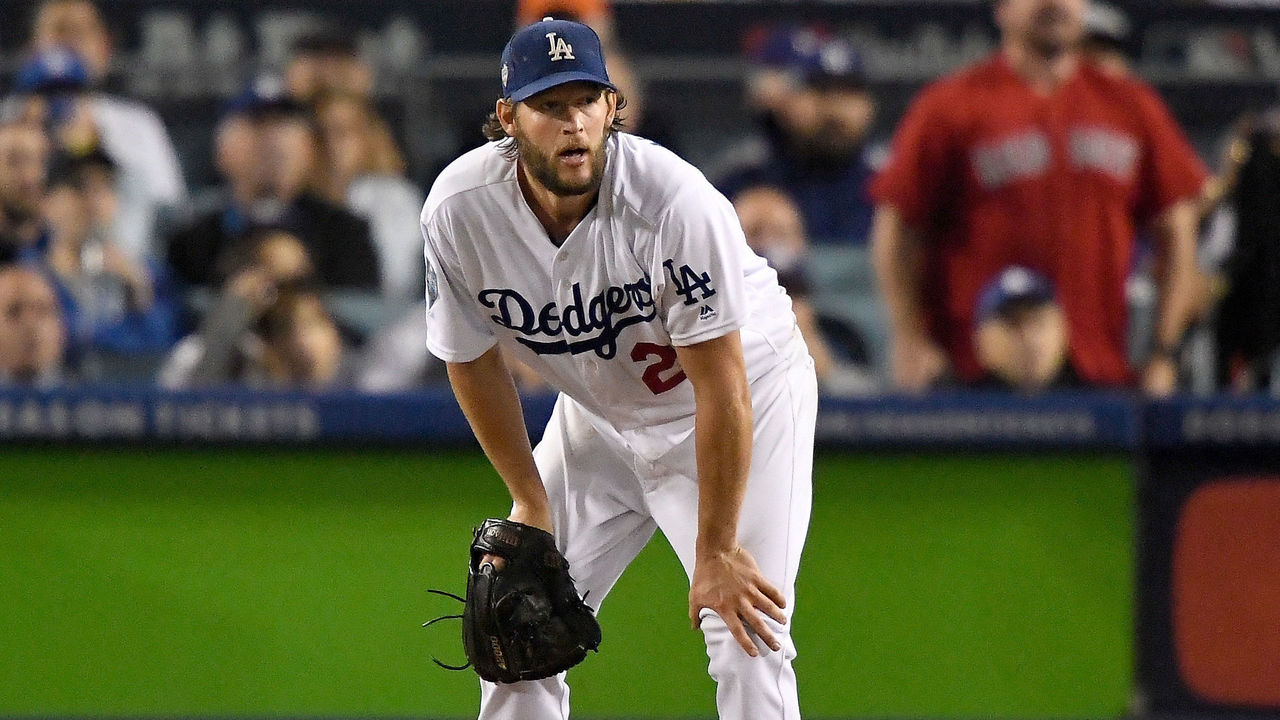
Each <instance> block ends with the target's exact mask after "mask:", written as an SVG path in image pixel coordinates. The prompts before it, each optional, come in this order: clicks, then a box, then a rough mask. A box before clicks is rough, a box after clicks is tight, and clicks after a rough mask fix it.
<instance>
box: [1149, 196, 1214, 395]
mask: <svg viewBox="0 0 1280 720" xmlns="http://www.w3.org/2000/svg"><path fill="white" fill-rule="evenodd" d="M1199 222H1200V205H1199V202H1198V198H1188V199H1186V200H1180V201H1178V202H1176V203H1174V204H1173V205H1172V206H1171V207H1169V208H1168V209H1167V210H1165V211H1164V212H1163V213H1162V214H1161V215H1160V217H1159V218H1158V219H1157V222H1156V230H1157V233H1158V235H1159V238H1160V242H1159V243H1158V245H1157V255H1156V281H1157V284H1158V287H1159V295H1158V297H1157V302H1158V305H1157V314H1156V328H1155V348H1154V350H1153V352H1152V355H1151V358H1150V360H1149V361H1148V363H1147V368H1146V371H1145V373H1144V376H1143V386H1144V388H1145V389H1146V390H1147V392H1149V393H1151V394H1153V395H1168V394H1169V393H1171V392H1173V391H1174V390H1175V389H1176V386H1177V369H1176V368H1177V365H1176V360H1177V358H1176V357H1175V356H1174V349H1175V348H1177V347H1178V345H1179V343H1180V342H1181V340H1182V334H1183V333H1184V332H1185V331H1186V329H1187V327H1188V326H1189V325H1190V324H1191V322H1192V321H1193V320H1194V319H1195V315H1196V313H1197V311H1198V302H1197V300H1198V298H1199V294H1200V293H1199V287H1200V286H1199V283H1200V282H1201V277H1200V271H1199V269H1198V268H1197V266H1196V236H1197V233H1198V229H1199Z"/></svg>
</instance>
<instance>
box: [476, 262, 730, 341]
mask: <svg viewBox="0 0 1280 720" xmlns="http://www.w3.org/2000/svg"><path fill="white" fill-rule="evenodd" d="M662 266H663V269H664V270H665V271H666V275H667V282H668V283H670V286H671V288H672V289H673V290H674V291H675V293H676V294H677V295H679V296H680V297H681V298H682V299H683V300H684V304H685V305H696V304H697V303H698V302H699V301H702V302H705V301H706V300H707V299H708V298H710V297H712V296H713V295H715V294H716V290H715V288H714V287H712V282H711V276H710V275H709V274H708V273H706V272H697V271H695V270H694V269H693V268H691V267H689V266H688V265H681V266H680V267H678V268H677V267H676V265H675V261H674V260H670V259H668V260H667V261H665V262H664V263H663V264H662ZM571 292H572V294H573V298H572V299H571V300H570V301H569V303H568V304H567V305H565V306H564V307H563V308H562V307H560V306H559V305H557V304H556V303H554V302H549V303H547V304H546V305H543V306H542V307H541V308H535V307H534V306H533V303H531V302H529V300H528V298H526V297H525V296H524V295H521V294H520V292H519V291H517V290H513V289H511V288H486V289H484V290H481V291H480V294H479V295H477V296H476V299H477V300H479V301H480V304H481V305H483V306H485V307H487V308H489V309H491V310H495V311H496V312H495V313H494V314H492V315H490V316H489V319H491V320H493V321H494V322H495V323H497V324H499V325H501V326H502V327H504V328H507V329H508V330H511V331H513V332H515V333H517V334H518V335H522V336H523V337H516V339H515V340H516V342H518V343H520V344H521V345H524V346H525V347H527V348H529V349H530V350H532V351H534V352H536V353H538V354H539V355H560V354H563V353H569V354H571V355H577V354H578V353H584V352H588V351H591V352H594V353H595V354H596V355H598V356H599V357H600V358H602V359H604V360H609V359H611V358H613V356H614V355H617V354H618V335H620V334H621V333H622V331H623V329H625V328H626V327H628V326H631V325H635V324H637V323H644V322H649V321H650V320H652V319H654V318H655V317H657V314H658V309H657V304H656V303H655V301H654V298H653V283H652V282H651V281H650V278H649V275H648V274H645V275H643V276H641V277H639V278H637V279H636V280H635V281H634V282H629V283H623V284H622V285H610V286H609V287H607V288H605V289H604V290H602V291H600V293H598V294H596V295H593V296H591V297H589V298H587V297H583V294H582V285H581V284H580V283H574V284H573V288H572V289H571ZM717 315H718V313H717V312H716V310H715V309H714V308H712V307H711V306H710V305H703V306H702V308H701V310H700V311H699V319H701V320H710V319H713V318H715V317H716V316H717ZM565 336H567V339H566V338H565ZM539 337H547V338H555V339H548V340H541V339H538V338H539Z"/></svg>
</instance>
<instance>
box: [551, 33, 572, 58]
mask: <svg viewBox="0 0 1280 720" xmlns="http://www.w3.org/2000/svg"><path fill="white" fill-rule="evenodd" d="M547 42H548V43H550V44H551V50H549V51H548V52H547V55H549V56H551V60H552V61H553V62H554V61H556V60H576V59H577V58H575V57H574V56H573V46H572V45H570V44H569V43H567V42H565V39H564V38H562V37H556V34H555V33H553V32H549V33H547Z"/></svg>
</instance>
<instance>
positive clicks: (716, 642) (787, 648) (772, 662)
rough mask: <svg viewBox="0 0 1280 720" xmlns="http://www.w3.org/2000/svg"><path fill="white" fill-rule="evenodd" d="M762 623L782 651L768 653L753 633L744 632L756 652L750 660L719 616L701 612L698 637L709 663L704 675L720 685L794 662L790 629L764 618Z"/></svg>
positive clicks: (769, 651) (768, 650)
mask: <svg viewBox="0 0 1280 720" xmlns="http://www.w3.org/2000/svg"><path fill="white" fill-rule="evenodd" d="M765 623H766V624H767V625H768V627H769V631H770V632H771V633H773V636H774V637H775V638H777V639H778V642H779V643H780V644H781V645H782V649H781V650H778V651H776V652H775V651H773V650H770V649H769V647H768V646H767V645H765V643H764V642H763V641H762V640H760V638H759V637H758V636H757V635H756V634H755V633H754V632H750V631H748V634H749V635H750V637H751V640H752V642H753V643H755V646H756V651H757V652H758V653H759V654H758V655H757V656H756V657H754V658H753V657H751V656H750V655H748V654H747V652H746V651H745V650H743V649H742V646H741V645H739V644H738V639H737V638H735V637H734V636H733V633H731V632H729V626H728V625H725V623H724V621H723V620H721V619H720V616H719V615H717V614H715V613H714V612H712V611H710V610H703V611H702V636H703V639H704V640H705V641H706V644H707V658H708V659H709V661H710V662H709V664H708V665H707V672H708V673H709V674H710V675H711V677H712V679H714V680H715V681H716V682H717V683H723V682H726V681H731V679H732V678H734V677H738V676H743V675H754V674H757V673H761V672H770V670H769V669H770V668H776V665H777V663H778V662H783V663H790V662H791V661H792V660H793V659H795V656H796V649H795V644H794V643H793V642H792V641H791V632H790V630H789V628H790V626H789V625H779V624H778V623H776V622H774V621H773V620H771V619H769V618H765Z"/></svg>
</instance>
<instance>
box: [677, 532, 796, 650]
mask: <svg viewBox="0 0 1280 720" xmlns="http://www.w3.org/2000/svg"><path fill="white" fill-rule="evenodd" d="M786 606H787V598H786V596H785V595H783V594H782V592H781V591H779V590H778V588H776V587H774V586H773V584H772V583H770V582H769V581H768V580H767V579H765V577H764V574H763V573H761V572H760V568H759V566H757V565H756V559H755V558H754V557H752V556H751V553H749V552H747V550H746V549H745V548H743V547H741V546H738V547H735V548H734V549H732V550H728V551H724V552H717V553H711V554H708V555H705V556H700V557H699V558H698V561H697V564H696V566H695V567H694V570H693V582H692V583H691V584H690V586H689V622H690V623H691V624H692V626H693V628H694V629H698V628H700V627H702V611H703V610H704V609H706V610H710V611H712V612H714V613H715V614H716V615H719V616H720V619H721V620H722V621H724V624H725V626H726V627H728V629H729V632H730V633H731V634H732V635H733V637H734V639H735V640H737V641H738V645H740V646H741V647H742V650H743V652H745V653H746V654H748V655H750V656H751V657H758V656H759V655H760V651H759V649H757V648H756V644H755V643H754V642H752V640H751V635H750V632H748V628H749V629H750V631H751V632H754V633H755V634H756V635H758V636H759V637H760V639H761V640H762V641H764V644H765V645H767V646H768V647H769V649H771V650H774V651H775V652H776V651H778V650H781V649H782V644H781V643H779V642H778V639H777V638H775V637H774V635H773V633H772V632H771V631H770V630H769V626H768V625H767V624H765V622H764V616H765V615H767V616H769V617H770V618H772V619H773V620H774V621H775V622H777V623H778V624H781V625H785V624H786V622H787V615H786V612H785V611H784V610H783V608H785V607H786Z"/></svg>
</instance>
